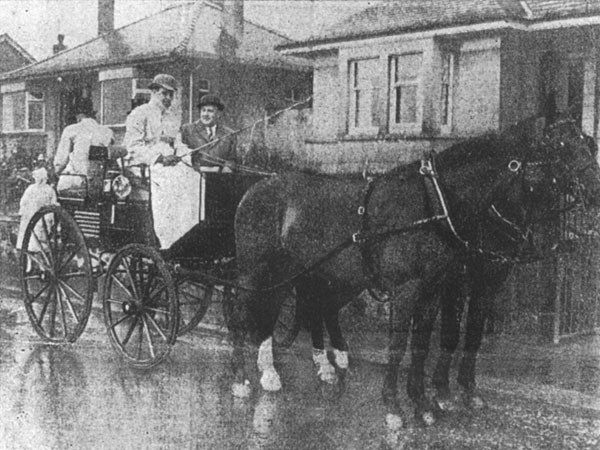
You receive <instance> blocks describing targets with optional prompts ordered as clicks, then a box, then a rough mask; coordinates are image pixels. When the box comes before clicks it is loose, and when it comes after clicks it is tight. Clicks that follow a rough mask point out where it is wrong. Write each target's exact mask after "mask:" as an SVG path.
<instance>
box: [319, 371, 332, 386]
mask: <svg viewBox="0 0 600 450" xmlns="http://www.w3.org/2000/svg"><path fill="white" fill-rule="evenodd" d="M318 375H319V379H320V380H321V381H322V382H324V383H327V384H337V376H336V375H335V371H325V370H323V371H319V374H318Z"/></svg>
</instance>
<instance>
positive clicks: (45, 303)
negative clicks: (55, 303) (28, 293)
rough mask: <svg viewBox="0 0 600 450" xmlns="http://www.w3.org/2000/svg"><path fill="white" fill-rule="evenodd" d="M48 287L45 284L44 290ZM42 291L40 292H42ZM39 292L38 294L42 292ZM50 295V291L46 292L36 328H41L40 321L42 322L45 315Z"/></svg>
mask: <svg viewBox="0 0 600 450" xmlns="http://www.w3.org/2000/svg"><path fill="white" fill-rule="evenodd" d="M48 286H50V285H49V284H47V285H46V286H45V287H44V289H46V288H47V287H48ZM44 289H42V291H43V290H44ZM42 291H40V293H41V292H42ZM50 295H51V291H49V292H48V295H47V296H46V301H45V302H44V306H42V310H41V311H40V315H39V316H38V319H37V321H36V322H37V325H38V327H41V326H42V321H43V320H44V316H45V315H46V310H47V309H48V305H49V304H50Z"/></svg>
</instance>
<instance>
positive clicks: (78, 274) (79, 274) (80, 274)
mask: <svg viewBox="0 0 600 450" xmlns="http://www.w3.org/2000/svg"><path fill="white" fill-rule="evenodd" d="M87 276H88V274H87V273H85V272H70V273H62V274H61V278H76V277H87Z"/></svg>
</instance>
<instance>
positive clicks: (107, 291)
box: [102, 244, 179, 368]
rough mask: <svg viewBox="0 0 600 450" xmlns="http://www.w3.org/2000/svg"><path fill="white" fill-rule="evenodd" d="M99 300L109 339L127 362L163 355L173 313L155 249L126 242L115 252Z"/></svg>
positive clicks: (169, 284) (169, 282) (167, 278)
mask: <svg viewBox="0 0 600 450" xmlns="http://www.w3.org/2000/svg"><path fill="white" fill-rule="evenodd" d="M102 304H103V308H104V322H105V324H106V328H107V331H108V335H109V337H110V342H111V344H112V345H113V347H114V348H115V350H116V351H117V353H119V354H120V355H121V356H122V357H123V358H124V359H125V361H127V363H128V364H129V365H131V366H133V367H137V368H150V367H153V366H155V365H157V364H159V363H160V362H161V361H163V360H164V359H165V358H166V357H167V356H168V354H169V352H170V351H171V347H172V346H173V344H174V343H175V339H176V338H177V326H178V321H179V312H178V305H177V295H176V292H175V286H174V283H173V279H172V277H171V274H170V272H169V271H168V269H167V266H166V265H165V263H164V261H163V259H162V258H161V256H160V254H159V253H158V252H157V251H156V250H154V249H152V248H149V247H145V246H143V245H140V244H131V245H128V246H126V247H124V248H123V249H122V250H121V251H119V252H118V253H117V254H116V255H115V256H114V258H113V260H112V261H111V263H110V265H109V266H108V270H107V272H106V280H105V282H104V290H103V296H102Z"/></svg>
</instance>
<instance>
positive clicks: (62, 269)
mask: <svg viewBox="0 0 600 450" xmlns="http://www.w3.org/2000/svg"><path fill="white" fill-rule="evenodd" d="M21 249H22V250H21V258H20V270H21V286H22V289H23V294H24V299H25V309H26V310H27V315H28V316H29V320H30V321H31V323H32V324H33V328H34V329H35V331H36V332H37V334H38V335H39V336H40V337H41V338H42V339H44V340H45V341H49V342H74V341H75V340H76V339H77V338H78V337H79V336H80V335H81V333H83V330H84V329H85V326H86V324H87V321H88V318H89V316H90V312H91V308H92V297H93V294H94V283H93V281H94V278H93V276H92V266H91V263H90V256H89V254H88V249H87V246H86V243H85V240H84V237H83V234H82V232H81V230H80V229H79V227H78V226H77V223H76V222H75V220H74V219H73V218H72V217H71V216H70V215H69V213H68V212H66V211H65V210H64V209H63V208H61V207H60V206H45V207H43V208H41V209H40V210H39V211H38V212H37V213H36V214H34V216H33V217H32V218H31V220H30V222H29V224H28V225H27V229H26V230H25V234H24V237H23V242H22V246H21Z"/></svg>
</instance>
